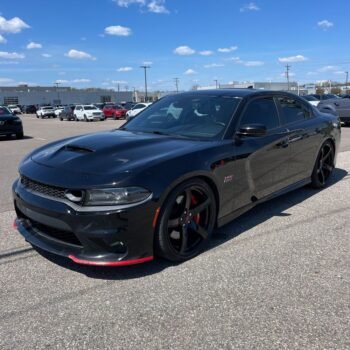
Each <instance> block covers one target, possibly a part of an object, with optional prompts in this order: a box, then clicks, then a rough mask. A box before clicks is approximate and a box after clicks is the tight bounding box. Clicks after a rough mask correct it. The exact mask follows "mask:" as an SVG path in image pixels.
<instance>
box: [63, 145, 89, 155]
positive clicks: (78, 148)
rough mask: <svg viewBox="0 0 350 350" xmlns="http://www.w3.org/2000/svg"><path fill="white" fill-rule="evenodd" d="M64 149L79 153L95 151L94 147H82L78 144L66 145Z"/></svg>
mask: <svg viewBox="0 0 350 350" xmlns="http://www.w3.org/2000/svg"><path fill="white" fill-rule="evenodd" d="M63 149H64V150H65V151H70V152H77V153H92V152H94V150H92V149H89V148H85V147H81V146H78V145H66V146H64V147H63Z"/></svg>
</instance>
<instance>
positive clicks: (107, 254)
mask: <svg viewBox="0 0 350 350" xmlns="http://www.w3.org/2000/svg"><path fill="white" fill-rule="evenodd" d="M340 132H341V128H340V121H339V119H338V118H337V117H336V116H334V115H329V114H324V113H321V112H319V111H317V110H316V109H315V108H313V107H312V106H311V105H310V104H309V103H308V102H307V101H305V100H303V99H301V98H299V97H297V96H295V95H292V94H288V93H283V92H267V91H263V92H262V91H256V90H251V89H241V90H235V89H232V90H209V91H196V92H189V93H182V94H177V95H174V96H167V97H164V98H163V99H161V100H159V101H158V102H156V103H155V104H153V105H152V106H150V107H149V108H147V109H146V110H144V111H143V112H141V113H140V114H139V115H138V116H137V117H136V118H134V119H133V120H131V121H130V122H128V123H127V124H125V125H124V126H123V127H122V128H121V129H117V130H112V131H109V132H100V133H95V134H90V135H85V136H80V137H72V138H69V139H65V140H61V141H56V142H53V143H51V144H49V145H46V146H43V147H41V148H39V149H37V150H35V151H34V152H32V153H31V154H29V155H28V156H27V157H26V158H25V159H24V160H23V161H22V163H21V164H20V167H19V173H20V177H19V178H18V179H17V180H16V181H15V183H14V184H13V196H14V204H15V209H16V213H17V219H16V221H15V225H16V226H17V228H18V231H19V232H20V233H21V234H22V235H23V236H24V237H25V239H26V240H27V241H29V242H30V243H31V244H32V245H33V246H37V247H40V248H41V249H43V250H46V251H49V252H51V253H54V254H57V255H61V256H65V257H68V258H70V259H71V260H73V261H75V262H76V263H80V264H88V265H109V266H118V265H130V264H136V263H141V262H145V261H149V260H152V259H153V257H154V255H158V256H161V257H164V258H166V259H169V260H171V261H184V260H186V259H190V258H192V257H194V256H195V255H196V254H198V253H199V252H201V251H202V250H203V249H204V248H205V246H206V244H207V243H208V241H209V239H210V237H211V235H212V233H213V231H214V229H215V227H218V226H222V225H224V224H226V223H228V222H229V221H231V220H233V219H234V218H236V217H237V216H238V215H241V214H242V213H244V212H246V211H247V210H249V209H250V208H252V207H253V206H255V205H256V204H258V203H261V202H263V201H265V200H267V199H269V198H272V197H275V196H277V195H280V194H282V193H286V192H288V191H290V190H294V189H296V188H298V187H301V186H304V185H306V184H311V185H312V186H313V187H315V188H323V187H325V186H326V185H327V182H328V180H329V178H330V176H331V173H332V171H333V168H334V166H335V160H336V154H337V151H338V147H339V142H340Z"/></svg>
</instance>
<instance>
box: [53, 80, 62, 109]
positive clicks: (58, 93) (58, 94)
mask: <svg viewBox="0 0 350 350" xmlns="http://www.w3.org/2000/svg"><path fill="white" fill-rule="evenodd" d="M54 84H55V85H56V92H57V102H58V104H59V105H60V104H61V99H60V92H59V91H58V86H59V85H60V84H61V83H59V82H58V81H56V82H55V83H54Z"/></svg>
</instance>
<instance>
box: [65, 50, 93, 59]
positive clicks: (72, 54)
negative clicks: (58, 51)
mask: <svg viewBox="0 0 350 350" xmlns="http://www.w3.org/2000/svg"><path fill="white" fill-rule="evenodd" d="M64 55H65V56H66V57H69V58H74V59H78V60H93V61H95V60H96V57H93V56H91V55H90V54H89V53H87V52H84V51H78V50H74V49H72V50H69V51H68V52H67V53H65V54H64Z"/></svg>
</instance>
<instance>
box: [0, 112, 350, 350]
mask: <svg viewBox="0 0 350 350" xmlns="http://www.w3.org/2000/svg"><path fill="white" fill-rule="evenodd" d="M23 120H24V128H25V135H27V137H26V138H25V139H23V140H19V141H16V140H12V141H7V140H0V154H1V167H0V175H1V179H2V181H1V185H0V213H1V215H0V237H1V240H0V349H48V348H50V349H63V348H67V349H138V348H141V347H142V348H144V349H269V350H271V349H350V268H349V267H350V228H349V227H350V207H349V194H350V176H349V174H348V172H349V171H350V128H344V129H343V135H342V136H343V139H342V144H341V153H340V154H339V157H338V164H337V169H336V170H335V172H334V176H333V178H332V184H331V185H330V186H329V187H328V188H326V189H325V190H323V191H315V190H312V189H309V188H303V189H299V190H297V191H294V192H292V193H289V194H287V195H285V196H282V197H280V198H278V199H275V200H272V201H270V202H267V203H264V204H263V205H260V206H258V207H256V208H255V209H253V210H252V211H250V212H249V213H247V214H245V215H243V216H242V217H240V218H239V219H237V220H236V221H234V222H233V223H231V224H229V225H227V226H225V227H223V228H221V229H220V230H219V232H217V234H216V235H215V238H214V239H213V241H212V244H211V247H210V249H209V250H207V251H206V252H205V253H203V254H201V255H200V256H198V257H197V258H195V259H192V260H191V261H188V262H186V263H183V264H179V265H174V264H169V263H167V262H164V261H161V260H156V261H154V262H151V263H148V264H144V265H139V266H132V267H125V268H97V267H93V268H91V267H84V266H79V265H75V264H73V263H71V262H70V261H67V260H66V259H63V258H57V257H53V256H51V255H48V254H46V253H40V254H39V253H38V252H37V251H35V250H33V249H32V248H31V246H30V245H29V244H27V243H25V241H24V240H23V239H22V238H21V236H20V235H19V234H17V233H16V231H15V230H13V228H12V222H13V218H14V216H15V214H14V211H13V209H12V202H11V191H10V188H11V184H12V182H13V180H14V179H15V177H16V176H17V165H18V163H19V161H20V159H21V158H22V157H23V156H24V155H25V154H26V153H28V152H29V151H30V150H32V149H33V148H35V147H38V146H40V145H42V144H45V143H47V142H49V141H51V140H55V139H59V138H63V137H66V136H70V135H75V134H81V133H87V132H93V131H95V130H105V129H111V128H113V127H115V126H119V125H120V124H121V123H122V122H121V121H105V122H94V123H82V122H81V123H76V122H67V121H64V122H60V121H59V120H53V119H50V120H38V119H36V118H33V117H32V116H24V117H23Z"/></svg>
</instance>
